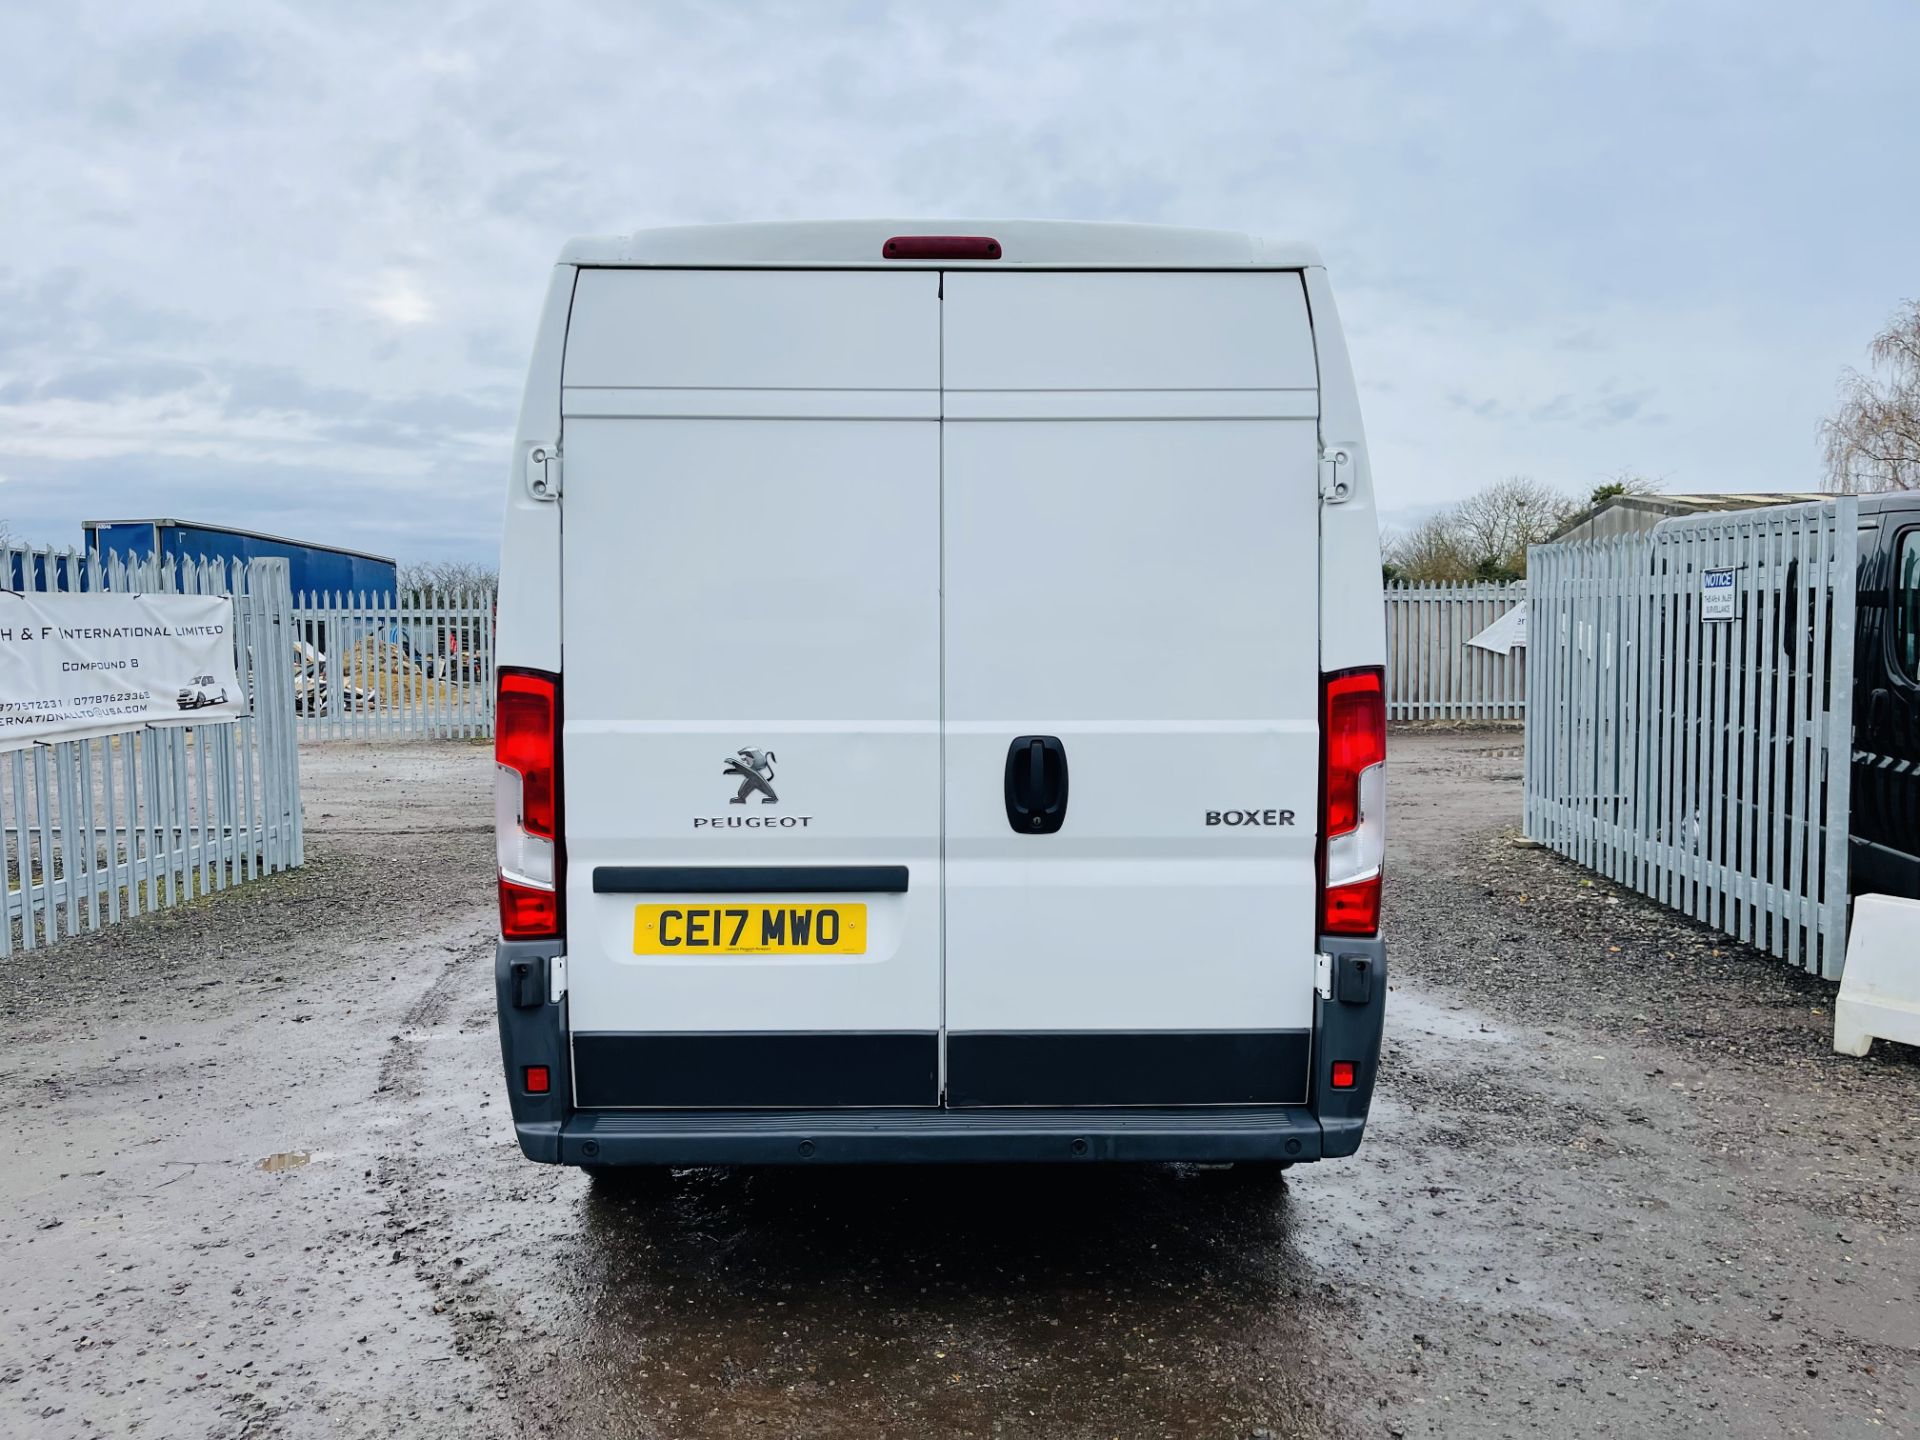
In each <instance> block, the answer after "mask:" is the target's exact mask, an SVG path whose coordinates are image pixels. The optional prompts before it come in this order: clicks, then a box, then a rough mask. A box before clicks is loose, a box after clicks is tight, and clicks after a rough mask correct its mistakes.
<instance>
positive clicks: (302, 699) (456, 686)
mask: <svg viewBox="0 0 1920 1440" xmlns="http://www.w3.org/2000/svg"><path fill="white" fill-rule="evenodd" d="M295 602H296V603H295V606H294V620H295V624H294V628H295V632H296V634H297V636H298V639H299V643H298V645H297V646H296V661H297V672H298V673H297V674H296V676H295V681H294V704H295V707H296V709H297V710H298V712H299V717H300V737H301V738H302V739H303V740H457V739H480V738H485V737H487V736H490V735H492V734H493V615H494V596H493V592H492V591H487V590H481V591H473V592H471V593H460V594H436V593H434V592H431V591H418V592H406V593H401V594H398V595H395V594H387V595H379V594H370V593H367V592H364V591H362V592H355V593H346V592H339V591H329V592H302V593H301V594H299V595H297V596H296V597H295Z"/></svg>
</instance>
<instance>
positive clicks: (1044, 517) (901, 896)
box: [496, 221, 1387, 1169]
mask: <svg viewBox="0 0 1920 1440" xmlns="http://www.w3.org/2000/svg"><path fill="white" fill-rule="evenodd" d="M497 633H498V640H497V644H498V662H499V681H498V684H499V696H498V700H499V705H498V712H497V739H496V758H497V761H498V765H497V784H498V789H497V822H498V835H499V897H500V927H501V930H500V946H499V959H498V966H497V979H498V992H499V1010H500V1035H501V1049H502V1053H503V1056H504V1059H505V1065H506V1078H507V1086H508V1090H509V1093H510V1095H511V1097H512V1110H513V1117H514V1125H515V1129H516V1130H517V1132H518V1134H519V1139H520V1145H521V1148H522V1150H523V1151H524V1152H525V1153H526V1155H527V1156H528V1157H530V1158H532V1159H535V1160H542V1161H549V1162H558V1163H562V1164H571V1165H582V1166H587V1167H589V1168H595V1169H599V1168H604V1167H614V1166H622V1165H656V1166H657V1165H693V1164H729V1163H793V1164H825V1163H831V1162H845V1161H906V1160H913V1161H949V1160H982V1161H987V1160H993V1161H998V1160H1051V1161H1062V1162H1073V1161H1095V1160H1176V1161H1179V1160H1184V1161H1262V1162H1277V1163H1279V1164H1283V1165H1284V1164H1288V1163H1293V1162H1301V1161H1308V1160H1318V1159H1322V1158H1326V1157H1330V1156H1341V1155H1349V1154H1351V1153H1352V1152H1353V1151H1354V1150H1355V1148H1356V1147H1357V1146H1358V1145H1359V1143H1360V1136H1361V1129H1362V1127H1363V1125H1364V1124H1365V1121H1366V1115H1367V1105H1368V1100H1369V1097H1370V1095H1371V1093H1372V1089H1373V1083H1374V1071H1375V1067H1376V1062H1377V1060H1378V1056H1379V1049H1380V1030H1381V1017H1382V1014H1383V1011H1384V1005H1385V997H1386V978H1387V974H1386V953H1385V949H1384V946H1383V943H1382V940H1381V937H1380V929H1379V925H1380V894H1381V869H1382V861H1383V858H1384V852H1385V828H1384V819H1385V799H1386V795H1385V772H1384V760H1385V711H1384V705H1383V697H1382V663H1383V660H1384V653H1385V637H1384V625H1383V617H1382V602H1381V589H1380V555H1379V543H1378V535H1377V531H1376V527H1375V520H1374V502H1373V486H1372V482H1371V480H1370V478H1369V474H1368V462H1367V447H1366V443H1365V440H1364V438H1363V436H1362V433H1361V427H1360V412H1359V408H1358V404H1357V400H1356V396H1355V392H1354V383H1353V377H1352V374H1351V372H1350V369H1349V367H1348V362H1347V351H1346V346H1345V343H1344V341H1343V340H1342V338H1341V331H1340V321H1339V318H1338V316H1337V315H1336V314H1335V311H1334V305H1333V296H1332V292H1331V291H1330V290H1329V288H1328V285H1327V274H1326V271H1325V270H1324V269H1323V268H1322V267H1321V263H1320V261H1319V259H1318V258H1317V257H1316V256H1315V254H1314V252H1313V251H1312V250H1310V249H1308V248H1306V247H1304V246H1300V245H1289V244H1276V243H1272V242H1269V241H1264V240H1259V239H1255V238H1252V237H1249V236H1246V235H1239V234H1229V233H1217V232H1210V231H1197V230H1178V229H1161V228H1151V227H1138V226H1128V225H1092V224H1068V223H1039V222H1032V221H1015V222H1000V221H992V222H965V223H957V222H946V223H940V224H931V225H930V224H920V223H914V222H906V221H874V222H844V223H842V222H835V223H821V224H775V225H734V226H718V227H700V228H690V229H673V230H656V231H650V232H644V233H640V234H636V235H633V236H630V237H623V238H618V239H597V240H581V241H576V242H574V243H573V244H571V245H569V246H568V247H567V248H566V249H565V251H564V252H563V253H562V256H561V259H560V263H559V264H558V266H557V267H556V268H555V270H554V272H553V277H552V280H551V282H550V284H549V287H548V290H547V300H546V307H545V310H544V311H543V313H542V316H541V320H540V326H539V333H538V336H537V338H536V341H535V344H534V353H533V363H532V369H531V373H530V375H529V378H528V381H527V389H526V397H525V401H524V404H523V406H522V409H521V412H520V423H519V433H518V438H517V440H516V447H515V452H514V458H513V467H512V475H511V479H510V482H509V485H508V493H507V506H506V531H505V537H504V542H503V547H502V552H501V588H500V609H499V626H498V632H497Z"/></svg>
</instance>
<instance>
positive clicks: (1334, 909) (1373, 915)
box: [1320, 875, 1380, 935]
mask: <svg viewBox="0 0 1920 1440" xmlns="http://www.w3.org/2000/svg"><path fill="white" fill-rule="evenodd" d="M1325 900H1326V904H1325V906H1324V909H1325V911H1326V913H1325V914H1324V915H1322V916H1321V919H1320V928H1321V929H1322V930H1325V931H1326V932H1327V933H1328V934H1329V935H1374V934H1378V933H1379V930H1380V877H1379V876H1378V875H1376V876H1374V877H1373V878H1372V879H1371V880H1356V881H1354V882H1353V883H1352V884H1351V885H1329V886H1328V887H1327V891H1326V896H1325Z"/></svg>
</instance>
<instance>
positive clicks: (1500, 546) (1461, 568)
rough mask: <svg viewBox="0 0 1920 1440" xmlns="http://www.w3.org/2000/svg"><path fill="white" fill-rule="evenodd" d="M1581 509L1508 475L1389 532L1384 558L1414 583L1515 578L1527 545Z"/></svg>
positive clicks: (1542, 487)
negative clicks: (1409, 525)
mask: <svg viewBox="0 0 1920 1440" xmlns="http://www.w3.org/2000/svg"><path fill="white" fill-rule="evenodd" d="M1579 508H1580V507H1579V502H1578V501H1576V500H1574V499H1573V498H1572V497H1571V496H1569V495H1566V494H1563V493H1562V492H1560V491H1558V490H1556V489H1554V488H1553V487H1552V486H1551V485H1548V484H1545V483H1544V482H1542V481H1539V480H1534V479H1532V478H1530V477H1528V476H1525V475H1509V476H1508V477H1507V478H1506V479H1504V480H1500V481H1496V482H1495V483H1494V484H1492V485H1489V486H1487V487H1486V489H1484V490H1481V491H1478V492H1476V493H1475V494H1472V495H1469V496H1468V497H1467V498H1466V499H1465V500H1462V501H1461V502H1460V503H1459V504H1458V505H1455V506H1452V507H1451V508H1449V509H1446V510H1443V511H1441V512H1440V513H1439V514H1438V515H1434V516H1432V517H1430V518H1429V519H1427V520H1425V521H1423V522H1421V524H1419V525H1418V526H1416V527H1415V528H1414V529H1412V530H1410V531H1408V532H1407V533H1405V534H1403V535H1396V536H1393V537H1392V538H1391V539H1389V540H1388V541H1387V542H1386V543H1385V545H1384V546H1383V547H1382V549H1383V551H1384V558H1385V560H1386V562H1387V564H1388V566H1389V567H1390V568H1391V570H1392V572H1393V573H1394V574H1395V575H1396V576H1399V577H1401V578H1404V579H1407V580H1412V581H1418V582H1426V583H1445V582H1458V581H1463V580H1518V579H1520V578H1522V577H1523V576H1524V575H1525V574H1526V573H1527V547H1528V546H1529V545H1538V544H1539V543H1540V542H1541V541H1543V540H1547V539H1550V538H1552V536H1553V533H1554V531H1556V530H1558V529H1559V528H1560V527H1561V525H1563V524H1565V523H1566V521H1567V520H1568V519H1569V518H1571V517H1572V515H1573V514H1574V512H1575V511H1577V510H1578V509H1579Z"/></svg>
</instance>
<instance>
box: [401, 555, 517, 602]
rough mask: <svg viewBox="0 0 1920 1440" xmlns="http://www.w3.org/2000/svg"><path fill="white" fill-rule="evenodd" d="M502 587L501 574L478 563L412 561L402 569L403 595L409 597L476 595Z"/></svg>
mask: <svg viewBox="0 0 1920 1440" xmlns="http://www.w3.org/2000/svg"><path fill="white" fill-rule="evenodd" d="M499 585H500V572H499V571H498V570H497V569H495V568H494V567H493V566H491V565H487V564H483V563H482V562H480V561H478V560H411V561H409V562H407V563H406V564H405V565H402V566H401V567H400V591H401V593H402V594H407V595H418V594H427V593H432V594H436V595H474V594H483V593H485V592H487V591H491V590H496V589H498V588H499Z"/></svg>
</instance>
